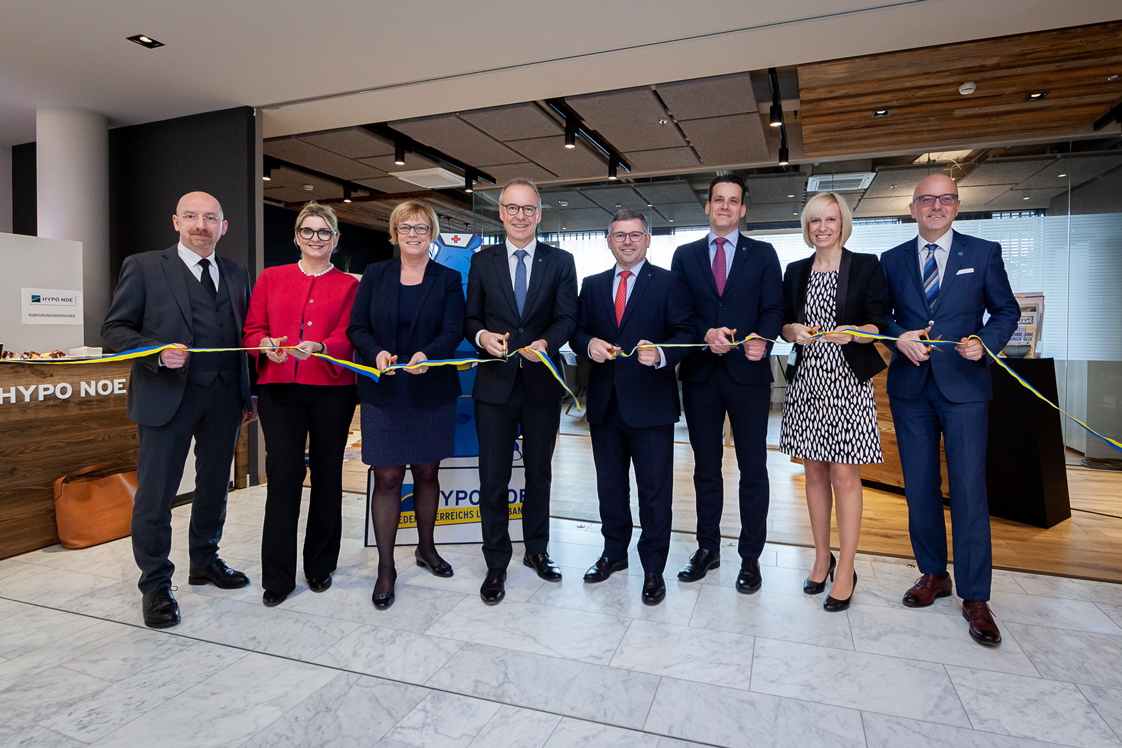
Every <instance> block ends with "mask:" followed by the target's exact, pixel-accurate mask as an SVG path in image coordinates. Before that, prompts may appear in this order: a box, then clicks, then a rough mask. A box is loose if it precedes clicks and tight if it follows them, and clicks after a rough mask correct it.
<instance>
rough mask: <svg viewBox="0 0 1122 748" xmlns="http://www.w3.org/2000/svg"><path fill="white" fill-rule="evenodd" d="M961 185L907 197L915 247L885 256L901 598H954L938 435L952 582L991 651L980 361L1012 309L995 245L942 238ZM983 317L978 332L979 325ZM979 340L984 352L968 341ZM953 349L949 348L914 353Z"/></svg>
mask: <svg viewBox="0 0 1122 748" xmlns="http://www.w3.org/2000/svg"><path fill="white" fill-rule="evenodd" d="M958 204H959V203H958V186H957V185H956V184H955V183H954V180H952V179H951V178H950V177H947V176H944V175H942V174H933V175H932V176H929V177H927V178H926V179H924V180H923V181H922V182H920V183H919V184H918V185H917V186H916V189H915V192H914V194H913V196H912V203H911V212H912V217H913V218H915V219H916V222H917V223H918V224H919V236H918V237H917V238H916V239H912V240H909V241H906V242H904V243H903V244H901V245H900V246H898V247H894V248H893V249H890V250H888V251H887V252H885V253H884V254H883V255H882V256H881V267H882V268H883V269H884V274H885V276H886V278H887V280H888V334H889V335H892V336H893V337H898V338H900V339H901V340H900V341H899V342H898V343H897V344H896V354H895V355H894V356H893V357H892V363H891V364H890V365H889V367H888V402H889V405H890V407H891V408H892V420H893V421H894V422H895V424H896V440H897V443H898V445H899V447H900V462H901V464H902V466H903V472H904V493H905V496H906V497H907V501H908V529H909V532H910V533H911V538H912V550H913V551H914V553H915V556H916V563H917V565H918V566H919V570H920V572H921V573H922V576H921V577H920V578H919V579H918V580H917V581H916V583H915V585H914V586H913V587H912V588H911V589H909V590H908V591H907V592H906V593H904V605H907V606H909V607H913V608H922V607H927V606H928V605H931V604H932V603H933V602H935V599H936V598H939V597H946V596H947V595H950V594H951V580H950V576H949V575H948V574H947V529H946V523H945V521H944V519H943V493H942V476H941V475H940V470H939V436H940V434H942V436H943V446H944V449H945V450H946V454H947V474H948V475H947V478H948V480H949V483H950V497H951V530H952V535H953V538H954V572H955V584H957V585H958V594H959V596H960V597H961V598H962V615H963V617H964V618H966V620H968V621H969V622H970V636H971V637H973V638H974V640H975V641H977V642H980V643H982V644H999V643H1000V642H1001V632H1000V631H999V630H998V628H997V624H996V623H995V622H994V620H993V615H992V614H991V613H990V609H989V605H988V604H987V602H988V600H989V599H990V578H991V575H992V569H991V564H992V558H991V551H990V518H989V501H988V499H987V497H986V438H987V431H988V418H989V401H990V400H991V399H992V398H993V393H992V389H991V388H992V383H991V380H990V371H989V360H988V358H987V356H986V353H985V350H984V349H983V347H982V343H985V346H986V347H987V348H989V349H990V350H991V351H993V352H995V353H996V352H997V351H1000V350H1001V349H1002V348H1004V347H1005V344H1006V343H1008V342H1009V338H1010V337H1011V336H1012V335H1013V331H1014V330H1015V329H1016V328H1017V320H1018V318H1019V317H1020V307H1019V306H1018V304H1017V299H1016V298H1015V297H1014V296H1013V291H1012V289H1011V288H1010V287H1009V276H1007V275H1006V273H1005V265H1004V263H1003V262H1002V261H1001V245H1000V244H997V243H995V242H988V241H984V240H982V239H977V238H975V237H972V236H966V235H964V234H960V233H958V232H957V231H954V230H952V229H951V223H952V222H953V221H954V219H955V216H956V215H958ZM985 312H989V314H990V318H989V320H988V321H987V322H986V324H985V325H983V324H982V315H983V313H985ZM972 335H977V336H978V337H979V338H981V341H978V340H970V339H969V338H970V336H972ZM925 337H930V338H931V339H932V340H957V341H959V342H958V344H957V345H956V346H954V348H953V349H952V348H950V347H949V346H945V347H932V348H931V350H929V348H928V346H926V345H924V344H923V343H922V342H920V341H921V340H922V339H923V338H925Z"/></svg>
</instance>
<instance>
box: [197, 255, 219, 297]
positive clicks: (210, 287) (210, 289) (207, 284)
mask: <svg viewBox="0 0 1122 748" xmlns="http://www.w3.org/2000/svg"><path fill="white" fill-rule="evenodd" d="M199 267H201V268H202V269H203V274H202V277H201V278H199V281H200V282H201V283H202V284H203V288H205V289H206V292H207V293H208V294H210V300H211V301H214V300H216V299H217V298H218V289H217V288H215V286H214V278H212V277H211V275H210V260H208V259H206V258H205V257H204V258H203V259H201V260H199Z"/></svg>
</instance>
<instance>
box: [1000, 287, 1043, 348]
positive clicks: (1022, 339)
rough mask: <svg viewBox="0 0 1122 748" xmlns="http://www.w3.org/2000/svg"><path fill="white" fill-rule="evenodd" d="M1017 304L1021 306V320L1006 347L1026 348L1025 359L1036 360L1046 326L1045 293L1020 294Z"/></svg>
mask: <svg viewBox="0 0 1122 748" xmlns="http://www.w3.org/2000/svg"><path fill="white" fill-rule="evenodd" d="M1013 295H1014V296H1016V297H1017V303H1018V304H1020V306H1021V318H1020V320H1019V321H1018V322H1017V331H1016V332H1014V333H1013V337H1012V338H1010V339H1009V344H1008V345H1007V346H1006V347H1012V346H1026V347H1027V348H1028V353H1027V354H1025V358H1035V357H1036V352H1037V349H1038V348H1039V346H1040V331H1041V328H1043V326H1044V293H1043V292H1039V293H1018V294H1013Z"/></svg>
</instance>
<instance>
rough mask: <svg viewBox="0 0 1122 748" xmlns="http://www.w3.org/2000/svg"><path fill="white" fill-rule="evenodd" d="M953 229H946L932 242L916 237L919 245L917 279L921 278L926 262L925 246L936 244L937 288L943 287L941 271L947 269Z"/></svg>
mask: <svg viewBox="0 0 1122 748" xmlns="http://www.w3.org/2000/svg"><path fill="white" fill-rule="evenodd" d="M952 233H954V229H948V230H947V233H945V234H943V235H942V236H940V237H939V238H938V239H936V240H935V241H933V242H929V241H927V240H926V239H924V238H923V237H922V236H920V237H916V242H917V243H918V245H919V277H920V279H922V278H923V266H924V265H925V264H926V260H927V245H928V244H937V245H939V248H938V249H936V250H935V264H936V265H937V266H938V268H939V287H940V288H941V287H942V286H943V271H944V270H946V269H947V257H948V256H949V255H950V253H951V238H952V237H951V234H952Z"/></svg>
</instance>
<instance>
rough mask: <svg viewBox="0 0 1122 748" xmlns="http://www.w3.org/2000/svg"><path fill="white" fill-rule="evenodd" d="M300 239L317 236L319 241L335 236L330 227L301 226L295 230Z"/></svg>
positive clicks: (329, 239) (328, 239)
mask: <svg viewBox="0 0 1122 748" xmlns="http://www.w3.org/2000/svg"><path fill="white" fill-rule="evenodd" d="M296 233H298V234H299V235H300V238H301V239H304V240H305V241H307V240H309V239H311V238H312V237H313V236H315V237H318V238H319V240H320V241H321V242H326V241H331V237H333V236H335V232H334V231H332V230H331V229H309V228H303V229H300V230H299V231H297V232H296Z"/></svg>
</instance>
